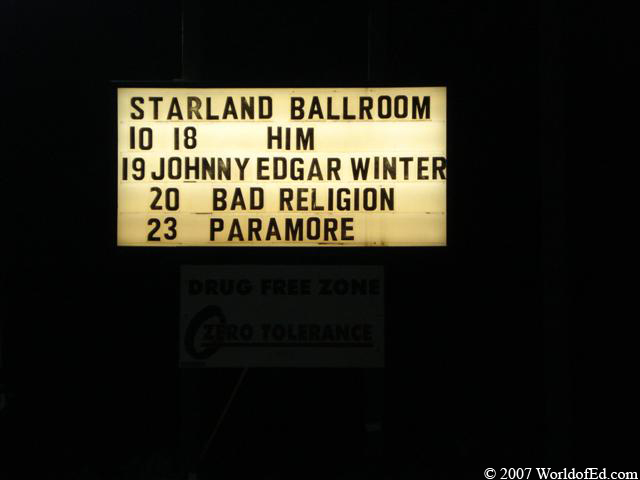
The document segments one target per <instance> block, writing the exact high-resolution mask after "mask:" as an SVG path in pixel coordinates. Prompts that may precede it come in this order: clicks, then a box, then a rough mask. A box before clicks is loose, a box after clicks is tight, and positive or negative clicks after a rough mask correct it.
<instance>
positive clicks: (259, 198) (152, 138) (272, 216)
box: [117, 87, 447, 246]
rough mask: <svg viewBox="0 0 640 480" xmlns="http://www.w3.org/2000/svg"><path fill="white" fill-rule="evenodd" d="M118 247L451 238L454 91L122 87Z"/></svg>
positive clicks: (438, 241)
mask: <svg viewBox="0 0 640 480" xmlns="http://www.w3.org/2000/svg"><path fill="white" fill-rule="evenodd" d="M117 161H118V240H117V241H118V245H121V246H442V245H446V211H447V209H446V178H447V152H446V89H445V88H444V87H423V88H313V89H311V88H307V89H287V88H280V89H274V88H271V89H213V88H119V89H118V159H117Z"/></svg>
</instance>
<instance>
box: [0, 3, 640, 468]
mask: <svg viewBox="0 0 640 480" xmlns="http://www.w3.org/2000/svg"><path fill="white" fill-rule="evenodd" d="M1 9H2V10H1V13H0V19H1V20H0V21H1V22H2V25H1V26H2V28H1V30H2V32H3V37H4V39H3V42H2V65H3V78H4V81H5V82H6V88H4V89H3V93H2V98H3V100H2V115H1V117H0V118H1V119H2V130H3V137H4V140H3V145H4V152H7V146H8V153H5V155H3V164H2V175H0V178H1V179H2V184H1V185H2V191H3V207H4V208H3V209H2V211H3V214H4V222H3V226H2V229H1V230H0V231H2V238H3V243H4V245H5V247H4V249H3V252H4V260H3V262H2V264H3V265H2V282H3V283H2V292H3V300H2V310H1V313H0V315H1V316H2V323H1V324H0V325H1V327H2V330H1V331H0V335H1V336H0V340H1V344H0V345H1V349H0V352H1V355H2V357H1V359H2V360H1V363H0V367H1V370H0V389H1V390H0V393H1V394H3V397H2V398H3V399H4V400H5V402H4V403H3V404H2V406H3V408H2V410H1V411H0V478H2V479H3V480H4V479H7V480H13V479H21V478H32V477H33V478H65V479H66V478H82V479H84V478H186V472H188V471H194V472H195V471H198V472H200V474H201V475H202V478H214V476H211V475H213V474H214V473H215V478H279V477H287V478H337V477H339V478H351V477H356V478H374V477H375V478H378V477H383V476H388V477H389V478H477V479H479V478H483V471H484V469H485V468H487V467H493V468H496V469H499V468H501V467H526V466H529V467H543V466H549V467H552V466H557V467H572V466H582V467H584V466H592V467H605V466H606V467H608V468H610V469H616V468H618V469H623V468H627V469H628V468H633V466H634V463H633V462H637V456H638V439H637V431H638V430H637V429H638V426H639V425H638V404H639V403H638V397H637V395H636V394H635V387H636V386H637V370H636V365H637V360H638V359H637V354H636V351H635V348H636V343H637V341H636V339H635V337H633V336H632V335H631V332H632V327H633V323H634V322H635V321H634V320H633V318H635V316H636V315H637V314H636V313H635V311H634V309H627V308H626V304H627V303H631V302H629V301H628V299H629V298H632V297H631V294H632V288H633V286H634V282H629V283H627V285H629V286H628V287H627V288H624V287H623V284H624V283H623V282H621V281H620V280H619V279H620V277H618V275H619V274H618V270H619V269H620V268H621V267H622V269H625V270H632V267H631V265H630V262H629V259H628V258H627V257H626V256H625V254H624V253H623V247H624V246H625V243H626V240H625V239H627V238H631V237H630V235H631V233H630V228H631V226H632V225H633V224H634V223H635V222H634V220H635V217H633V216H629V215H626V214H623V213H622V212H623V208H624V207H625V206H629V205H632V203H631V202H630V200H629V199H628V197H629V196H630V195H631V192H633V189H628V188H627V186H626V185H624V182H623V178H625V177H628V176H627V174H626V171H627V169H628V165H629V164H631V163H633V162H634V159H633V158H632V157H631V155H630V154H629V153H628V148H627V147H628V145H626V143H625V142H629V140H627V139H630V138H633V132H632V131H631V129H632V126H633V125H634V123H633V122H632V121H629V120H630V119H632V118H633V117H632V116H631V113H629V111H630V109H631V108H632V107H631V105H630V103H631V101H632V100H633V94H632V93H630V92H632V91H631V90H630V89H628V80H627V78H628V74H629V70H630V66H631V61H632V58H633V56H635V51H634V48H633V44H632V36H633V34H632V32H633V31H634V28H635V27H634V25H633V17H632V16H631V15H629V14H628V12H625V11H623V10H621V9H619V8H618V7H617V6H616V5H615V4H613V3H610V2H607V3H606V4H605V3H603V2H596V1H591V2H582V1H580V2H578V1H573V2H572V1H569V2H555V1H553V0H541V1H538V2H524V1H513V2H499V1H488V0H482V1H477V2H468V3H467V2H445V1H431V2H426V1H425V2H418V3H415V4H409V3H406V4H403V3H400V2H391V1H388V2H383V1H380V2H371V3H365V2H344V1H343V2H334V1H324V2H317V3H311V2H309V3H303V2H298V3H281V2H260V3H256V4H250V3H246V2H224V3H222V2H210V3H208V2H203V5H202V10H201V13H200V14H199V15H197V16H196V18H199V19H201V24H200V31H199V33H198V31H197V29H195V28H196V27H195V26H193V25H191V26H190V27H189V28H192V30H189V32H188V34H187V37H186V38H187V42H189V41H192V40H193V39H194V38H195V39H196V40H197V41H196V40H193V41H194V43H193V44H188V45H187V47H188V48H187V53H186V56H183V54H182V46H181V14H182V7H181V4H180V3H179V2H178V1H176V2H173V3H160V2H156V1H151V0H146V1H143V0H128V1H121V0H110V1H109V2H106V1H105V2H80V1H76V0H74V1H67V2H38V1H34V0H21V1H17V0H11V1H5V2H3V3H2V7H1ZM187 25H189V23H188V22H187ZM194 32H195V33H194ZM198 46H199V48H197V47H198ZM194 52H195V53H194ZM198 58H201V63H198ZM183 63H185V64H186V67H185V70H184V72H183ZM198 70H199V71H198ZM185 73H186V74H187V75H190V76H191V77H192V78H194V77H195V76H196V75H197V78H196V79H198V80H201V81H211V82H213V83H215V84H216V85H220V86H234V85H247V84H252V85H257V86H260V85H264V86H269V85H274V84H280V85H286V86H288V85H294V86H319V85H330V86H340V85H366V84H367V83H368V82H369V81H372V82H376V83H378V84H384V85H389V86H402V85H421V84H424V85H440V84H443V85H446V86H447V87H448V89H449V90H448V97H449V98H448V102H449V125H448V141H449V151H448V160H449V169H448V175H449V176H448V188H449V215H448V218H449V225H448V229H449V230H448V238H449V246H448V247H446V248H434V249H419V248H418V249H335V250H334V249H323V250H315V249H291V250H287V249H271V248H270V249H224V250H222V249H177V250H173V249H171V250H167V249H161V250H154V249H146V250H141V249H134V250H131V249H118V248H116V247H115V237H114V229H115V178H114V169H115V156H114V149H115V147H114V142H115V134H114V131H115V121H114V105H113V103H112V102H113V86H112V84H111V83H110V82H111V81H113V80H161V81H168V80H173V79H178V78H180V77H181V76H183V74H185ZM316 263H318V264H347V265H349V264H373V265H384V266H385V271H386V279H385V281H386V291H387V298H386V324H387V329H388V332H387V355H386V368H385V369H384V371H364V370H350V369H315V370H305V369H279V370H278V369H251V370H249V372H248V373H247V375H246V378H245V379H244V381H243V383H242V385H241V386H240V388H239V390H238V394H237V397H236V399H235V401H234V403H233V405H232V406H231V408H230V410H229V413H228V415H227V416H226V418H225V421H224V423H223V425H222V427H221V430H220V432H219V434H218V436H217V438H216V439H215V442H214V444H213V445H212V447H211V449H210V450H209V451H208V452H207V454H206V455H205V458H204V459H203V461H201V462H198V461H197V457H198V455H199V454H200V451H201V449H202V447H203V445H204V442H205V441H206V438H207V436H208V435H209V434H210V432H211V430H212V428H213V426H214V425H215V422H216V421H217V419H218V417H219V416H220V414H221V411H222V409H223V406H224V404H225V402H226V400H227V398H228V397H229V395H230V393H231V391H232V389H233V387H234V385H235V382H236V380H237V378H238V376H239V374H240V371H239V370H234V369H230V370H183V371H180V370H179V369H178V367H177V364H178V342H177V331H178V330H177V319H178V309H179V305H178V272H179V268H180V265H182V264H205V265H207V264H210V265H215V264H274V265H279V264H303V265H304V264H316ZM631 273H632V274H634V273H635V272H633V271H631ZM635 284H637V282H635ZM378 415H382V425H383V431H382V433H373V434H371V433H366V431H365V428H364V425H365V423H366V422H368V421H370V420H371V419H372V418H373V419H374V420H375V419H376V416H378ZM634 432H635V433H634ZM631 434H634V435H635V439H633V440H630V439H629V438H627V437H629V436H630V435H631ZM635 465H636V466H637V463H635ZM636 470H637V467H636ZM34 475H39V476H37V477H34Z"/></svg>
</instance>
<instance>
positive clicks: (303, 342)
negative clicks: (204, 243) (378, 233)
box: [180, 265, 384, 367]
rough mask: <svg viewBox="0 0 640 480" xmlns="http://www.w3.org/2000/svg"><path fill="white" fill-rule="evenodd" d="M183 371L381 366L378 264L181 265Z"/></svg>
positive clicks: (381, 303)
mask: <svg viewBox="0 0 640 480" xmlns="http://www.w3.org/2000/svg"><path fill="white" fill-rule="evenodd" d="M180 283H181V285H180V291H181V319H180V345H181V348H180V365H181V366H183V367H383V366H384V275H383V268H382V267H379V266H318V265H307V266H301V265H299V266H298V265H296V266H289V265H285V266H266V265H251V266H246V265H237V266H183V267H182V269H181V279H180Z"/></svg>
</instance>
